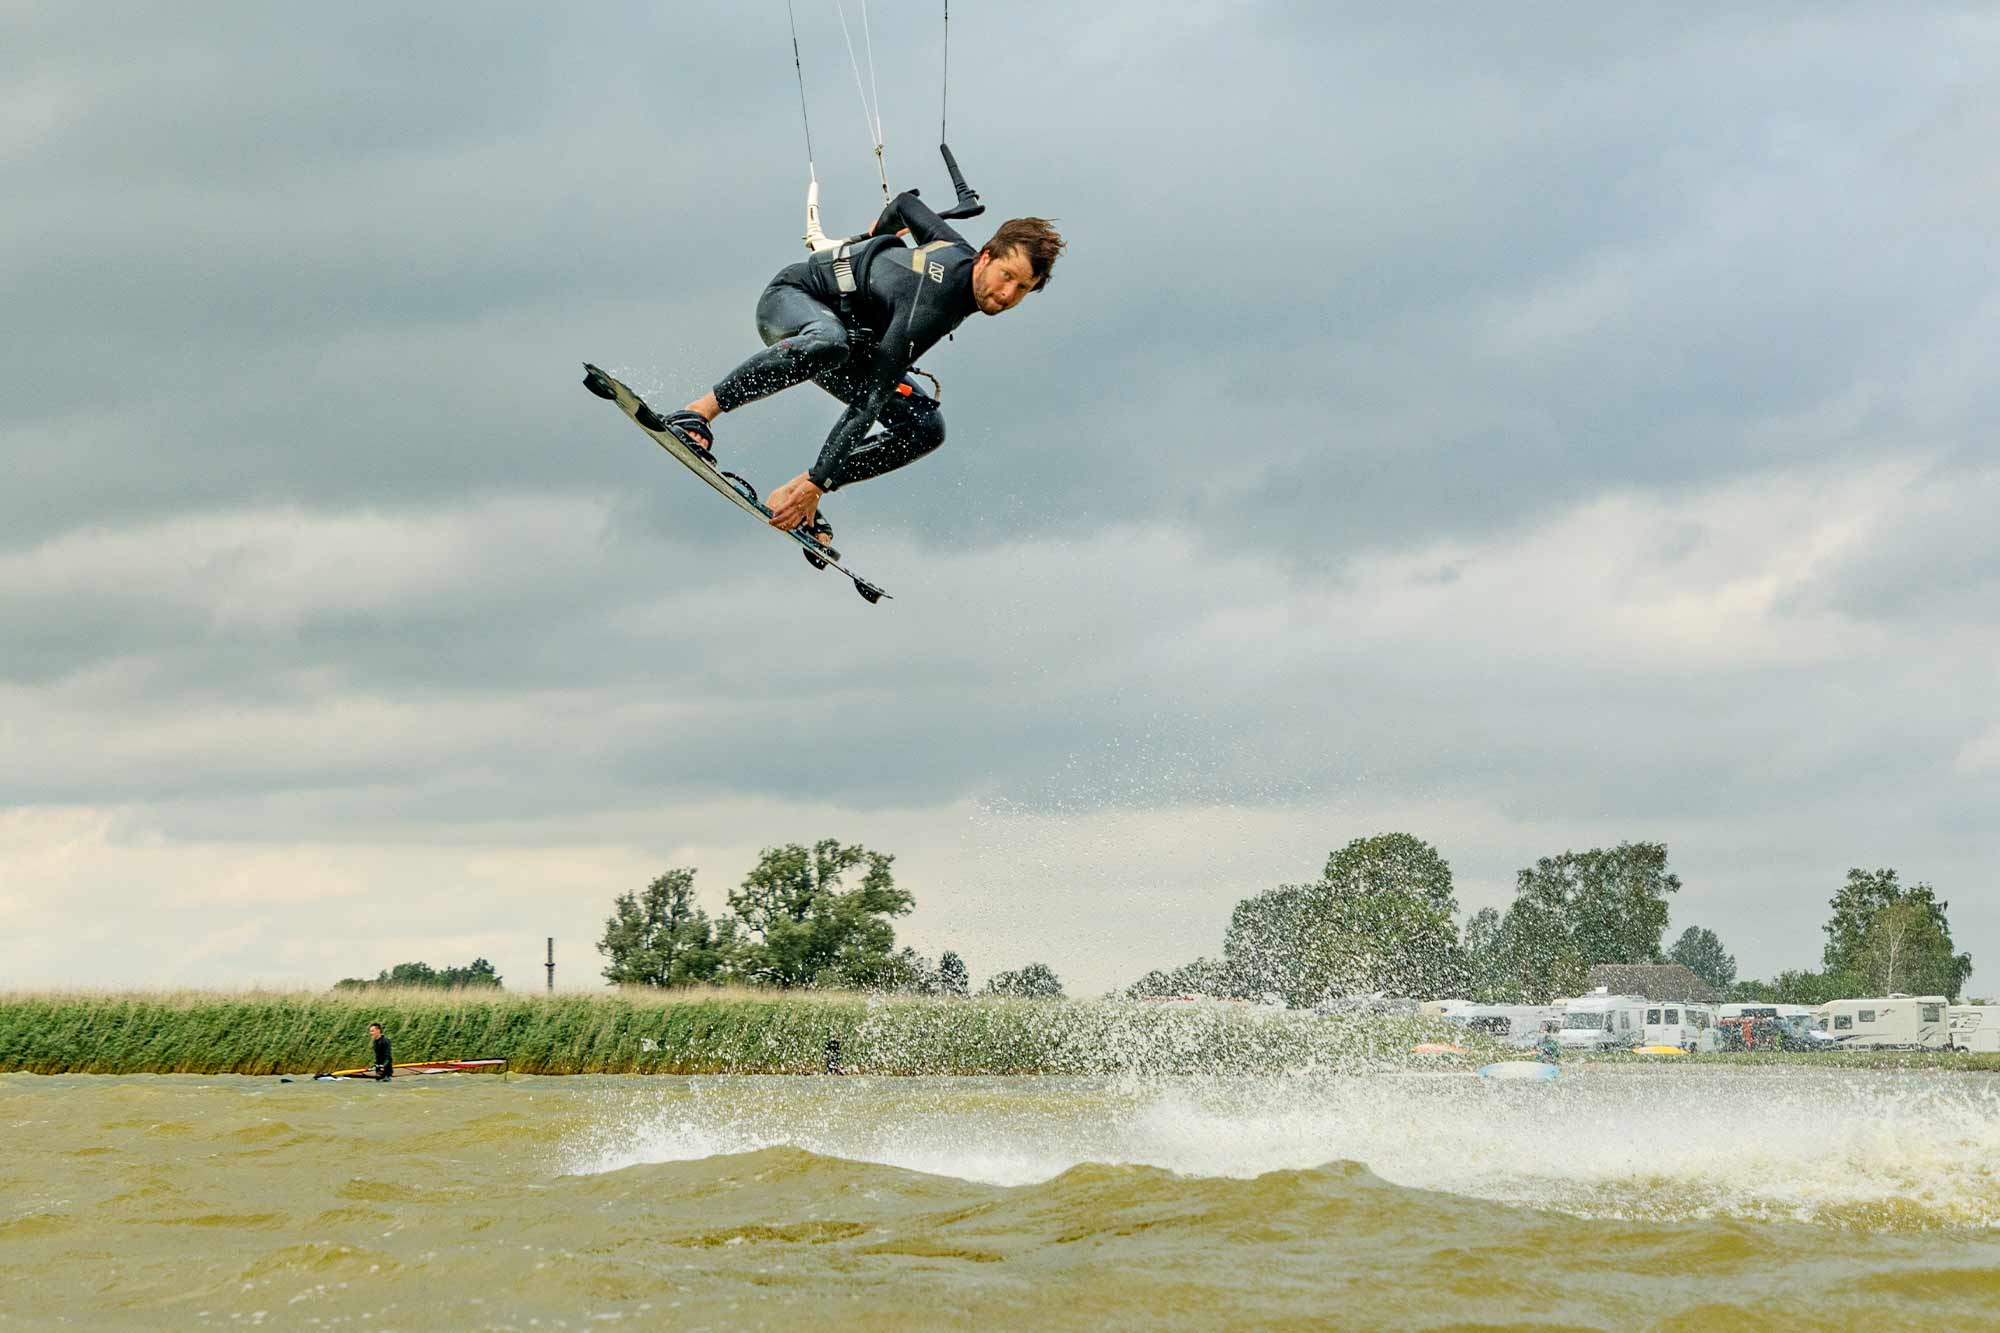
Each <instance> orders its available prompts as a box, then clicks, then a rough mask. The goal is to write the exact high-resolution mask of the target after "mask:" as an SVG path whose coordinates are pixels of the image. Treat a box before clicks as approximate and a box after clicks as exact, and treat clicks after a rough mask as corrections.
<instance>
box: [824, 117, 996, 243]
mask: <svg viewBox="0 0 2000 1333" xmlns="http://www.w3.org/2000/svg"><path fill="white" fill-rule="evenodd" d="M938 151H939V152H940V153H943V154H944V169H945V170H946V171H949V172H950V173H951V187H952V189H954V190H956V191H957V192H958V202H957V203H955V204H953V205H952V206H951V207H950V208H947V209H945V210H944V211H943V212H942V213H939V214H938V216H939V217H941V218H944V219H945V220H946V221H948V222H956V221H961V220H963V219H965V218H976V217H978V216H979V215H980V214H981V213H984V212H985V211H986V205H985V204H983V203H981V202H980V199H979V191H977V190H975V189H973V188H972V187H971V186H970V185H967V184H966V183H965V173H964V172H962V171H960V170H959V169H958V159H957V158H956V157H953V156H952V153H951V145H950V144H946V143H941V144H939V145H938ZM910 193H911V194H915V193H917V191H915V190H912V191H910ZM860 239H862V238H861V237H859V236H828V235H827V234H826V232H825V231H824V230H823V229H822V228H821V227H820V225H819V177H818V175H817V174H814V175H812V176H811V177H810V178H809V179H808V181H807V183H806V234H805V243H806V249H808V250H811V251H814V252H815V253H817V252H818V251H821V250H835V249H838V248H840V247H841V246H842V245H845V244H846V243H847V242H849V241H858V240H860Z"/></svg>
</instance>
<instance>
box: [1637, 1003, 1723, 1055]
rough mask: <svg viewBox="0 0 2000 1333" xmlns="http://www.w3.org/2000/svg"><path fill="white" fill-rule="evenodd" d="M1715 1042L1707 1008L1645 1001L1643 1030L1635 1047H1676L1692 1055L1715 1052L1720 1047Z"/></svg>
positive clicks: (1712, 1015) (1712, 1014)
mask: <svg viewBox="0 0 2000 1333" xmlns="http://www.w3.org/2000/svg"><path fill="white" fill-rule="evenodd" d="M1717 1038H1718V1034H1717V1032H1716V1030H1715V1010H1714V1009H1712V1008H1711V1007H1709V1006H1708V1005H1705V1004H1683V1003H1681V1002H1679V1001H1676V1000H1648V1001H1646V1026H1645V1030H1644V1034H1643V1036H1642V1037H1641V1039H1640V1041H1639V1045H1641V1046H1678V1047H1680V1049H1682V1050H1684V1051H1687V1052H1689V1053H1693V1052H1695V1051H1712V1050H1715V1049H1716V1048H1717V1046H1718V1045H1719V1044H1720V1043H1719V1041H1718V1040H1717Z"/></svg>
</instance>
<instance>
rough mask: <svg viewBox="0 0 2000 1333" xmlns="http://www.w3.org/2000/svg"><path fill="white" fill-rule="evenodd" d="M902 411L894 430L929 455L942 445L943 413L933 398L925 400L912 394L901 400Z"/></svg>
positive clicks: (925, 398) (918, 395)
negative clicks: (905, 436)
mask: <svg viewBox="0 0 2000 1333" xmlns="http://www.w3.org/2000/svg"><path fill="white" fill-rule="evenodd" d="M902 402H903V410H902V411H901V412H900V413H898V414H897V415H898V416H899V417H901V418H902V419H901V420H899V421H898V422H896V429H897V430H899V431H901V432H902V433H903V434H905V435H907V436H908V437H909V438H910V439H911V441H912V442H914V443H916V444H917V445H919V446H921V448H922V451H923V452H924V453H929V452H930V451H931V450H933V449H935V448H937V447H938V446H939V445H941V444H943V443H944V412H943V411H942V409H940V408H939V407H938V401H937V399H935V398H927V397H925V396H924V395H923V394H921V393H913V394H911V395H909V396H908V397H906V398H904V399H903V400H902Z"/></svg>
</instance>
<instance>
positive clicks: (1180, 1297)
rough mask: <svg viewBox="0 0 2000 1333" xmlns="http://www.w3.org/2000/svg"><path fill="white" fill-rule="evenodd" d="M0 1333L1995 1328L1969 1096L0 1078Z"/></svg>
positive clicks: (1877, 1080)
mask: <svg viewBox="0 0 2000 1333" xmlns="http://www.w3.org/2000/svg"><path fill="white" fill-rule="evenodd" d="M0 1134H4V1140H0V1293H3V1294H0V1326H18V1327H44V1326H50V1325H59V1324H62V1323H65V1322H67V1323H72V1324H75V1325H78V1326H83V1327H106V1326H113V1327H116V1326H143V1327H205V1326H216V1325H264V1326H269V1327H297V1328H335V1327H338V1328H353V1329H425V1328H439V1327H448V1328H519V1329H528V1328H585V1327H591V1328H597V1327H604V1326H606V1325H615V1324H620V1323H622V1324H626V1325H634V1326H640V1327H654V1326H658V1327H710V1328H737V1327H745V1326H751V1327H755V1326H773V1327H775V1326H779V1325H795V1324H797V1323H799V1322H800V1321H803V1320H815V1321H821V1322H825V1323H830V1324H836V1325H855V1326H860V1325H863V1324H866V1325H868V1326H870V1327H876V1328H880V1327H935V1326H939V1325H958V1326H963V1325H988V1326H1025V1325H1032V1326H1060V1327H1080V1326H1093V1327H1123V1326H1131V1325H1135V1324H1148V1325H1154V1326H1160V1325H1167V1326H1175V1325H1178V1326H1191V1327H1196V1326H1198V1327H1212V1326H1221V1325H1229V1326H1233V1327H1259V1326H1261V1327H1277V1326H1289V1327H1309V1326H1310V1327H1354V1328H1373V1327H1451V1326H1464V1325H1479V1326H1489V1327H1490V1326H1496V1325H1505V1326H1516V1327H1529V1326H1548V1325H1562V1326H1570V1327H1619V1328H1625V1327H1656V1328H1677V1329H1678V1328H1684V1329H1711V1328H1809V1327H1810V1328H1827V1327H1835V1328H1839V1327H1856V1328H1860V1327H1867V1328H1904V1327H1908V1328H1917V1327H1924V1328H1940V1327H1961V1328H1978V1327H2000V1230H1996V1226H2000V1167H1996V1163H2000V1080H1994V1079H1991V1078H1990V1077H1986V1076H1979V1075H1956V1074H1944V1073H1921V1074H1884V1073H1868V1072H1857V1071H1839V1072H1834V1071H1811V1070H1795V1069H1787V1070H1769V1069H1747V1070H1729V1069H1713V1068H1687V1067H1679V1068H1670V1069H1657V1070H1654V1069H1644V1068H1635V1067H1621V1068H1610V1069H1605V1068H1598V1069H1591V1068H1581V1069H1573V1070H1570V1071H1567V1072H1566V1073H1565V1075H1564V1077H1563V1078H1562V1079H1561V1080H1560V1081H1558V1082H1557V1083H1555V1084H1551V1085H1522V1084H1501V1085H1493V1084H1485V1083H1481V1082H1479V1081H1478V1080H1476V1079H1474V1078H1471V1077H1469V1076H1462V1075H1449V1074H1386V1075H1375V1076H1362V1077H1345V1078H1334V1077H1327V1078H1316V1079H1268V1080H1249V1079H1231V1080H1219V1081H1204V1080H1194V1079H1181V1080H1171V1081H1157V1082H1130V1083H1118V1082H1106V1081H1102V1080H1096V1081H1093V1080H1066V1079H1025V1078H1013V1079H932V1080H914V1079H878V1078H847V1079H781V1078H695V1079H669V1078H568V1079H533V1078H521V1077H510V1078H508V1079H506V1080H504V1081H503V1080H500V1079H496V1078H493V1077H491V1076H483V1077H482V1076H471V1077H465V1078H457V1079H429V1080H410V1081H406V1082H402V1083H398V1084H394V1085H391V1086H387V1087H383V1086H377V1085H372V1084H313V1083H290V1084H285V1083H279V1082H278V1081H277V1080H275V1079H244V1078H224V1079H212V1078H187V1077H171V1078H155V1077H138V1078H82V1077H74V1078H72V1077H65V1078H35V1077H31V1076H22V1075H11V1076H5V1077H0Z"/></svg>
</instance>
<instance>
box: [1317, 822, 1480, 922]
mask: <svg viewBox="0 0 2000 1333" xmlns="http://www.w3.org/2000/svg"><path fill="white" fill-rule="evenodd" d="M1320 880H1321V882H1322V883H1324V884H1326V885H1327V886H1328V887H1329V888H1331V889H1333V890H1334V891H1335V892H1346V893H1390V892H1394V893H1405V894H1409V895H1410V896H1411V897H1415V898H1422V899H1424V900H1426V901H1427V902H1429V903H1430V904H1431V905H1432V906H1433V907H1436V908H1437V909H1439V910H1440V911H1442V912H1444V913H1445V914H1446V915H1447V916H1449V915H1451V914H1453V913H1455V912H1457V911H1458V897H1457V894H1456V893H1455V892H1454V891H1453V889H1452V883H1451V866H1450V864H1449V863H1448V862H1446V861H1445V859H1444V858H1443V857H1442V856H1439V855H1438V851H1437V848H1435V847H1433V846H1431V845H1430V844H1429V843H1427V842H1425V841H1423V840H1422V839H1421V838H1416V837H1413V836H1411V835H1410V834H1408V833H1378V834H1376V835H1375V836H1374V837H1372V838H1356V839H1355V840H1354V841H1352V842H1350V843H1348V844H1347V845H1346V846H1345V847H1343V848H1341V849H1340V850H1339V851H1337V852H1335V853H1333V854H1332V855H1331V856H1329V857H1327V858H1326V870H1325V872H1324V873H1322V874H1321V876H1320Z"/></svg>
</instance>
